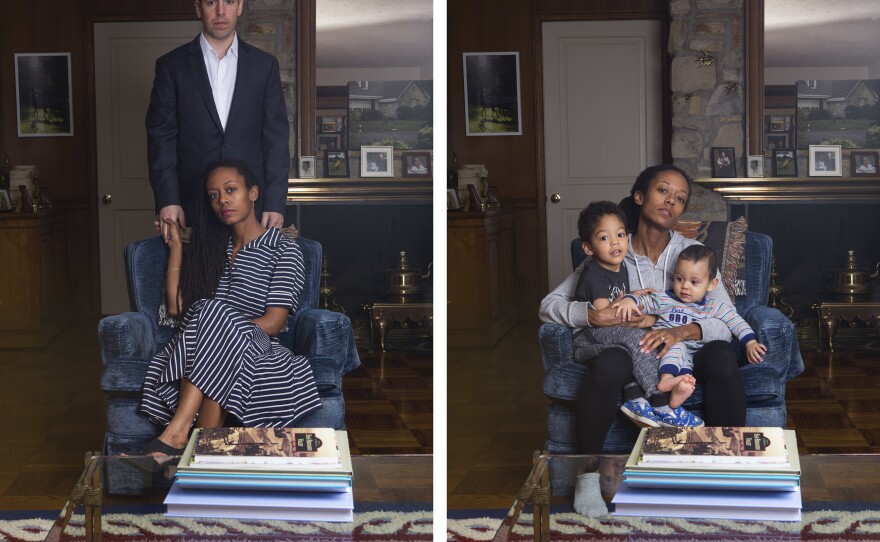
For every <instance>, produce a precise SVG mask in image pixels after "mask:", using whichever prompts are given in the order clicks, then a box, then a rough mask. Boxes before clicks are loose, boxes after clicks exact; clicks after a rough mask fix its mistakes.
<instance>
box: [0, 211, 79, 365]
mask: <svg viewBox="0 0 880 542" xmlns="http://www.w3.org/2000/svg"><path fill="white" fill-rule="evenodd" d="M66 229H67V228H66V222H65V215H64V213H63V212H60V211H56V212H49V213H46V214H39V215H35V214H26V213H4V214H0V348H24V347H39V346H45V345H46V344H47V343H48V342H49V341H50V340H52V338H53V337H54V336H55V335H56V334H57V333H58V332H59V331H61V329H62V328H63V327H64V326H65V325H66V324H67V323H68V322H69V320H70V316H69V315H70V312H71V308H70V307H69V298H70V295H69V294H70V291H69V288H68V286H67V237H66V236H67V231H66Z"/></svg>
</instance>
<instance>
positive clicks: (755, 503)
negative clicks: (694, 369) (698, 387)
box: [612, 427, 801, 521]
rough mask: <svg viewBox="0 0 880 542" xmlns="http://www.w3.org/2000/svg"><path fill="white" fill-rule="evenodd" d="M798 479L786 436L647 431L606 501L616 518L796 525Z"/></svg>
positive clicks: (773, 430) (756, 430)
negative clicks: (638, 517)
mask: <svg viewBox="0 0 880 542" xmlns="http://www.w3.org/2000/svg"><path fill="white" fill-rule="evenodd" d="M800 474H801V472H800V461H799V460H798V451H797V440H796V438H795V433H794V431H792V430H787V429H782V428H779V427H688V428H671V427H659V428H653V427H652V428H645V429H642V431H641V433H640V434H639V438H638V440H636V445H635V447H634V448H633V451H632V453H631V454H630V456H629V459H628V460H627V462H626V467H625V469H624V472H623V481H622V482H621V484H620V488H619V489H618V490H617V494H616V495H615V496H614V499H613V500H612V503H614V505H615V510H614V514H615V515H618V516H665V517H684V518H716V519H751V520H776V521H800V519H801V488H800Z"/></svg>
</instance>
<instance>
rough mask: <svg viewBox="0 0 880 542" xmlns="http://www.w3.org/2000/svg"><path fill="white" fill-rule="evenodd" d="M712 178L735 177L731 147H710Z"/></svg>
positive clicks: (734, 163) (734, 164)
mask: <svg viewBox="0 0 880 542" xmlns="http://www.w3.org/2000/svg"><path fill="white" fill-rule="evenodd" d="M712 176H713V177H736V160H735V157H734V154H733V147H712Z"/></svg>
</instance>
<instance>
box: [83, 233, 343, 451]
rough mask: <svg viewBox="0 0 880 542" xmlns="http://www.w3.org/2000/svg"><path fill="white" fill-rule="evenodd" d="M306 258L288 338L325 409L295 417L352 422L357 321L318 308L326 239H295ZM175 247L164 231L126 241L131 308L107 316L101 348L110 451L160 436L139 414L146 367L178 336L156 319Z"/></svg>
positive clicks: (316, 422)
mask: <svg viewBox="0 0 880 542" xmlns="http://www.w3.org/2000/svg"><path fill="white" fill-rule="evenodd" d="M296 241H297V242H298V243H299V246H300V248H301V250H302V253H303V259H304V262H305V273H306V278H305V284H304V287H303V291H302V294H301V295H300V299H299V310H298V311H296V314H294V315H292V316H290V320H289V322H288V331H286V332H284V333H282V334H281V336H280V340H281V343H282V344H284V345H285V346H287V347H288V348H290V349H291V350H292V351H293V352H294V353H296V354H302V355H305V356H306V357H307V358H308V359H309V362H310V364H311V366H312V371H313V373H314V376H315V381H316V383H317V385H318V393H319V395H320V397H321V403H322V408H320V409H318V410H315V411H312V412H311V413H309V414H307V415H306V416H305V417H303V418H301V419H299V420H297V421H296V422H295V423H296V424H297V426H299V427H333V428H336V429H342V428H343V427H344V424H345V401H344V399H343V396H342V376H343V375H345V374H347V373H349V372H350V371H352V370H353V369H355V368H357V367H358V365H360V359H359V358H358V353H357V349H356V348H355V343H354V335H353V333H352V329H351V321H350V320H349V318H348V317H347V316H345V315H344V314H340V313H337V312H331V311H327V310H321V309H318V308H317V307H318V301H319V298H320V297H319V293H320V289H319V288H320V277H321V253H322V249H321V245H320V243H317V242H316V241H311V240H309V239H304V238H302V237H300V238H298V239H297V240H296ZM167 256H168V249H167V248H166V247H165V244H164V243H163V242H162V239H161V238H160V237H154V238H151V239H146V240H143V241H138V242H135V243H132V244H130V245H128V246H126V247H125V268H126V274H127V276H128V295H129V301H130V303H131V310H132V312H126V313H123V314H117V315H114V316H108V317H106V318H103V319H102V320H101V321H100V322H99V323H98V337H99V342H100V347H101V361H102V363H103V365H104V370H103V373H102V374H101V389H102V390H103V391H104V393H105V394H106V395H107V433H106V435H105V440H104V453H106V454H119V453H136V452H137V451H139V450H141V449H142V448H143V447H144V446H145V445H146V444H147V443H148V442H149V441H150V440H151V439H153V438H154V437H155V436H157V435H158V434H159V432H160V430H161V428H160V427H158V426H156V425H154V424H152V423H151V422H150V421H149V420H148V419H147V418H145V417H144V416H143V415H141V414H140V413H139V412H138V405H139V403H140V398H141V390H142V386H143V382H144V375H145V373H146V369H147V365H148V364H149V362H150V359H151V358H152V356H153V355H154V354H155V353H156V351H158V350H159V349H160V348H161V347H163V346H164V345H165V344H166V343H167V342H168V341H169V340H170V339H171V337H172V335H173V334H174V330H173V329H172V328H169V327H161V326H158V325H157V324H156V315H157V313H158V310H159V305H160V303H161V301H162V291H163V286H164V281H165V268H166V262H167Z"/></svg>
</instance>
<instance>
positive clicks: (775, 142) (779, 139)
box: [764, 134, 789, 150]
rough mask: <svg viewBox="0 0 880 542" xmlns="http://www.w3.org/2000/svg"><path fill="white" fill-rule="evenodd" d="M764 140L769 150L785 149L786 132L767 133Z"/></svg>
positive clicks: (786, 145)
mask: <svg viewBox="0 0 880 542" xmlns="http://www.w3.org/2000/svg"><path fill="white" fill-rule="evenodd" d="M764 139H765V140H766V145H765V146H766V147H767V148H768V149H770V150H774V149H787V148H788V147H789V145H788V134H767V135H765V136H764Z"/></svg>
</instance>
